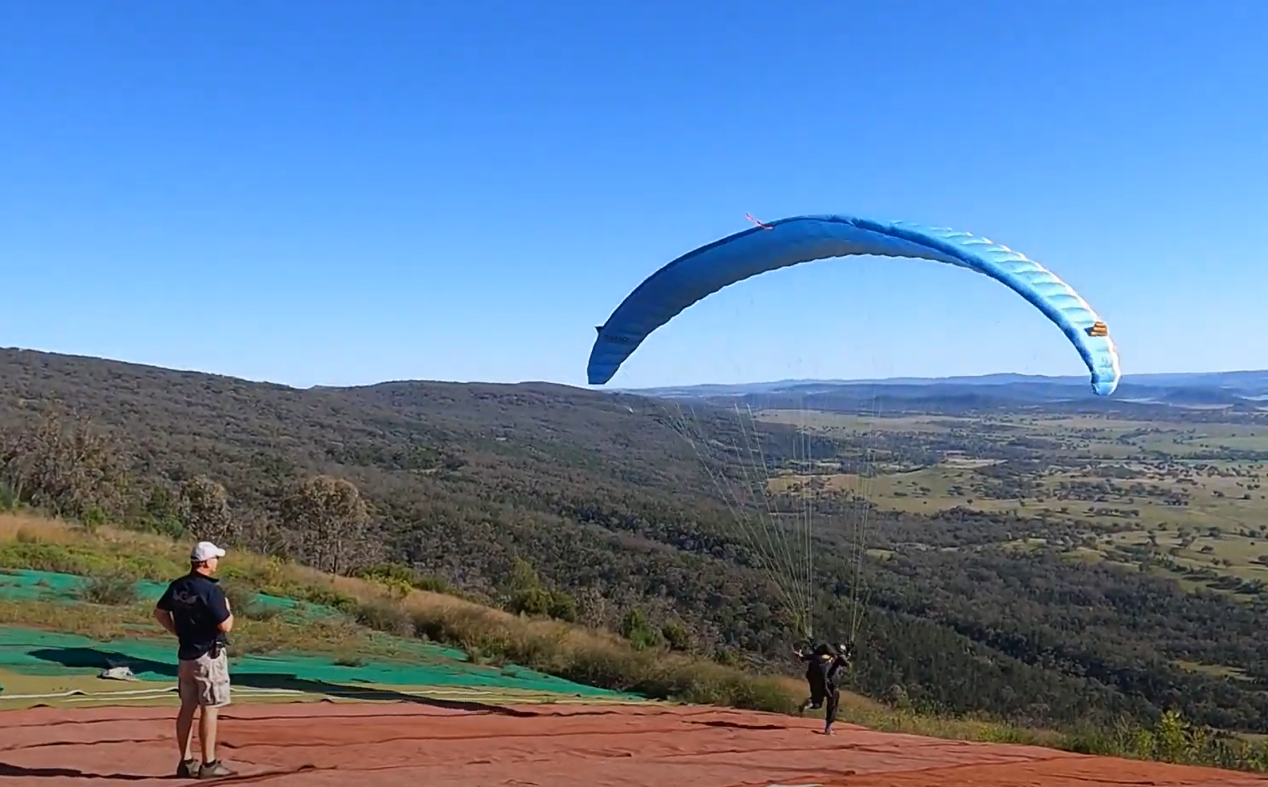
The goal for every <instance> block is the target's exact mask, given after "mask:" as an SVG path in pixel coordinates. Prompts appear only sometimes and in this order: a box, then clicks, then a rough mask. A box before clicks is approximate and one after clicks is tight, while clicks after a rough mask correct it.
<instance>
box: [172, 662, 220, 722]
mask: <svg viewBox="0 0 1268 787" xmlns="http://www.w3.org/2000/svg"><path fill="white" fill-rule="evenodd" d="M179 661H180V666H179V667H178V668H177V672H176V675H177V677H176V685H177V687H178V688H179V690H180V696H181V703H182V704H186V705H188V704H192V703H196V704H198V705H201V706H203V707H208V708H219V707H222V706H225V705H228V704H229V655H228V654H227V653H226V652H225V651H224V650H221V651H220V655H219V656H217V657H216V658H214V659H213V658H212V657H211V654H209V653H204V654H203V655H201V656H199V657H198V658H196V659H180V660H179Z"/></svg>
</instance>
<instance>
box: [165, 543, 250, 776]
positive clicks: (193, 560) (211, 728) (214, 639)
mask: <svg viewBox="0 0 1268 787" xmlns="http://www.w3.org/2000/svg"><path fill="white" fill-rule="evenodd" d="M224 556H225V551H224V550H223V549H221V548H220V547H218V546H216V545H215V544H213V543H211V542H209V541H200V542H198V544H196V545H195V546H194V549H193V551H191V552H190V553H189V573H188V574H186V575H185V576H183V577H181V578H180V579H177V580H174V581H173V582H172V583H171V584H170V585H168V586H167V590H166V591H165V592H164V593H163V596H162V597H161V598H159V600H158V603H157V604H155V605H154V617H155V618H156V619H157V620H158V622H159V623H160V624H162V626H163V628H165V629H167V631H168V632H169V633H171V634H173V635H174V636H175V637H176V639H177V641H178V642H179V643H180V647H179V650H178V651H177V659H178V660H179V663H180V667H179V669H178V670H177V686H178V687H179V689H180V698H181V709H180V712H179V713H178V714H177V715H176V745H177V746H178V747H179V748H180V751H181V763H180V765H179V766H178V767H177V769H176V776H177V777H178V778H189V779H194V778H197V779H212V778H216V777H218V776H232V775H233V774H234V771H232V770H230V769H229V768H227V767H225V765H224V763H222V762H220V761H218V760H217V759H216V721H217V719H218V718H219V712H220V708H222V707H224V706H225V705H228V704H229V658H228V656H227V655H226V654H225V645H227V644H228V641H227V639H226V638H225V635H226V634H228V633H229V632H230V631H232V630H233V612H232V611H231V610H230V609H229V599H227V598H225V592H224V590H222V589H221V587H220V585H219V584H217V583H218V580H217V579H216V578H215V577H214V576H212V575H213V574H215V573H216V568H217V566H219V564H220V558H222V557H224ZM199 708H201V709H202V712H201V714H200V716H199V719H198V738H199V740H200V742H201V743H202V755H203V758H202V764H201V765H199V762H198V760H195V759H194V755H193V732H194V711H195V710H197V709H199Z"/></svg>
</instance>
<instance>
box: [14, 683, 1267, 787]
mask: <svg viewBox="0 0 1268 787" xmlns="http://www.w3.org/2000/svg"><path fill="white" fill-rule="evenodd" d="M174 716H175V711H174V709H172V708H92V709H74V710H61V709H54V708H33V709H31V710H25V711H10V712H5V713H3V714H0V783H2V784H4V785H5V787H23V786H24V785H30V787H36V786H37V785H39V787H54V786H55V785H62V784H67V785H69V784H84V785H88V784H91V785H93V786H94V787H98V786H100V787H108V786H109V785H145V784H147V783H149V782H150V781H151V780H159V779H161V780H163V781H162V782H161V783H169V784H170V783H171V782H172V777H171V774H172V773H173V772H174V768H175V765H176V762H175V760H176V758H175V753H176V752H175V750H174V744H173V742H172V735H173V730H172V726H173V721H172V720H173V719H174ZM817 730H818V725H817V723H816V722H814V721H812V720H802V719H789V718H786V717H783V716H771V715H766V714H760V713H748V712H743V711H732V710H721V709H711V708H691V707H641V708H640V707H630V706H623V707H605V706H573V707H563V706H541V705H538V706H530V707H521V708H512V709H499V708H485V709H477V710H463V709H451V708H439V707H435V706H432V705H426V704H416V703H410V704H396V705H387V704H378V705H342V704H332V703H314V704H295V705H271V706H270V705H249V706H240V707H231V708H227V709H226V710H225V711H224V713H223V720H222V721H221V732H220V737H221V747H220V752H219V754H220V756H221V758H222V759H224V760H225V761H226V762H228V763H229V764H231V765H233V766H235V767H236V768H237V769H238V770H239V774H240V775H239V776H238V777H235V778H232V779H228V780H222V781H230V782H234V783H249V784H263V785H269V786H270V787H316V786H317V785H330V787H348V786H350V785H351V786H352V787H389V786H391V785H409V787H456V786H457V785H462V786H463V787H467V786H468V785H475V786H476V787H500V786H501V785H512V786H514V787H529V786H530V785H540V786H541V787H635V786H636V785H649V786H651V785H655V787H750V786H752V787H767V786H768V785H806V786H808V785H822V786H823V787H847V786H848V787H882V786H884V787H917V785H919V786H920V787H925V785H928V786H929V787H1004V785H1009V786H1010V787H1075V786H1076V785H1079V786H1080V787H1082V786H1083V785H1096V787H1106V786H1107V785H1109V786H1111V787H1112V786H1113V785H1133V786H1139V785H1152V786H1153V787H1268V778H1263V777H1258V776H1252V775H1248V774H1241V773H1234V772H1229V771H1220V770H1215V769H1212V768H1192V767H1185V766H1177V765H1161V764H1156V763H1143V762H1135V761H1132V760H1119V759H1111V758H1098V757H1086V756H1081V755H1076V754H1068V753H1064V752H1058V751H1052V750H1049V749H1042V748H1036V747H1028V746H1004V745H990V744H976V743H960V742H955V741H943V740H934V739H929V738H918V737H915V736H910V735H894V734H885V733H878V732H871V731H869V730H865V729H861V728H858V727H851V726H847V725H841V729H840V730H839V731H838V732H837V734H836V735H834V736H833V737H830V738H829V737H824V736H823V735H820V734H817Z"/></svg>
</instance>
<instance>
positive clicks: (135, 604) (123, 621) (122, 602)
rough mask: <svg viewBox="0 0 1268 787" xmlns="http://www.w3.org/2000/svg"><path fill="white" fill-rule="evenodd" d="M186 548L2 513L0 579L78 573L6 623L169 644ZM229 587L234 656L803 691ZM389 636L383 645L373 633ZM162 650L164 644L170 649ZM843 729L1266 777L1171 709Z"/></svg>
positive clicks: (652, 693) (287, 567)
mask: <svg viewBox="0 0 1268 787" xmlns="http://www.w3.org/2000/svg"><path fill="white" fill-rule="evenodd" d="M186 549H187V544H185V543H179V542H174V541H173V540H171V539H170V538H168V537H165V536H158V535H153V534H145V533H137V532H135V531H129V530H120V529H116V528H113V527H109V526H98V527H94V528H84V527H81V526H74V525H68V524H66V523H64V522H60V521H55V520H49V519H46V518H42V517H35V516H31V515H14V514H0V573H3V572H5V571H7V570H11V569H18V568H21V569H35V570H44V571H56V572H60V573H69V574H75V575H77V576H83V577H84V578H85V579H86V582H84V583H83V586H82V589H81V591H80V596H79V598H77V599H75V600H62V601H60V602H57V603H50V602H43V601H34V600H21V599H0V625H5V626H12V627H22V628H32V629H45V630H54V631H58V632H67V633H72V634H79V635H83V636H87V637H90V638H92V639H95V640H99V641H112V640H114V641H117V640H119V639H140V640H142V641H145V640H149V639H151V638H153V639H156V640H164V639H165V635H164V634H163V632H161V631H160V630H159V628H158V626H157V625H156V624H155V623H154V621H153V618H152V617H151V615H150V614H149V613H150V604H151V602H149V601H143V600H138V599H137V597H136V596H135V594H134V593H133V592H132V585H133V583H135V582H136V581H138V580H147V579H148V580H154V581H160V582H161V581H165V580H167V579H169V578H171V577H172V576H174V575H176V574H178V573H179V572H180V571H181V570H182V566H183V564H184V555H185V550H186ZM222 576H223V582H224V585H225V587H226V591H227V592H228V593H229V595H230V597H231V599H232V600H233V604H234V606H235V609H236V611H237V613H238V616H239V618H240V625H239V626H238V627H236V628H235V632H234V636H233V646H232V648H231V650H232V652H233V653H234V655H235V658H241V657H242V656H243V655H247V654H265V655H273V656H280V655H295V654H326V655H330V656H334V657H335V658H336V663H339V664H346V665H355V664H357V663H360V662H361V661H363V660H365V659H367V658H369V659H373V658H376V657H383V658H400V657H401V655H402V654H401V653H400V652H398V649H397V648H394V647H393V646H392V644H391V642H392V641H393V639H392V638H395V637H420V638H423V639H429V640H432V641H437V642H441V643H445V644H449V645H454V646H458V647H460V648H462V649H463V650H465V651H466V652H467V653H468V654H469V656H470V657H471V658H472V660H475V661H479V662H483V663H491V664H504V663H506V662H508V661H513V662H516V663H520V664H523V665H526V666H529V667H531V668H534V669H537V670H540V671H543V672H547V673H550V674H554V675H558V676H560V677H566V678H569V679H571V680H576V681H578V682H584V683H588V684H591V685H598V686H603V687H607V688H612V689H618V690H621V691H632V692H635V693H642V694H644V695H646V696H649V697H652V698H658V699H665V700H672V701H684V702H692V703H708V704H721V705H731V706H735V707H741V708H749V709H757V710H766V711H774V712H788V711H790V710H791V709H792V708H793V707H795V705H796V704H797V703H799V702H800V700H801V699H802V698H803V696H804V690H803V686H802V684H801V682H800V681H797V680H794V679H791V678H787V677H775V676H763V675H753V674H749V673H746V672H744V671H742V670H739V669H736V668H733V667H726V666H722V665H719V664H716V663H714V662H712V661H709V660H706V659H700V658H699V657H692V656H689V655H684V654H674V653H667V652H665V651H664V650H663V649H642V650H640V649H637V648H635V647H634V646H632V645H631V643H629V642H628V641H625V640H623V639H621V638H619V637H615V636H613V635H612V634H610V633H608V632H603V631H595V630H591V629H586V628H584V627H581V626H577V625H574V624H567V623H562V622H559V621H554V620H549V619H543V618H532V617H526V616H523V615H511V614H508V613H506V612H504V611H501V610H496V609H492V608H489V607H486V606H482V605H479V604H476V603H473V602H471V601H468V600H465V599H462V598H458V597H456V596H453V595H449V594H441V593H435V592H430V591H425V590H419V589H417V588H406V587H401V586H399V585H396V584H394V583H393V582H392V581H390V580H386V578H382V577H381V578H379V579H378V580H375V579H356V578H350V577H342V576H333V575H329V574H322V573H321V572H317V571H314V570H312V569H311V568H307V567H303V566H299V565H295V564H293V563H286V562H282V561H279V560H277V559H276V558H274V557H264V556H261V555H257V554H253V553H250V552H235V553H233V554H231V555H230V556H229V557H228V558H227V559H226V561H225V563H224V568H223V571H222ZM265 592H267V593H269V594H270V595H272V596H276V597H282V598H288V599H294V600H297V601H300V602H311V603H314V604H319V605H323V606H329V607H333V608H334V609H336V610H338V611H339V613H340V614H338V615H336V616H334V617H331V618H320V619H313V620H306V621H304V622H303V623H295V622H293V621H288V620H286V619H285V618H284V617H283V616H280V615H276V614H271V613H270V612H269V611H268V610H266V609H264V608H262V607H261V606H260V605H259V603H258V602H257V601H256V600H255V599H258V598H259V597H260V596H259V594H260V593H265ZM380 632H383V633H388V634H390V635H391V638H388V639H387V640H383V639H380V638H379V637H378V636H377V635H378V634H379V633H380ZM168 644H169V645H170V643H168ZM841 720H842V721H844V722H850V723H856V724H862V725H864V726H867V727H870V728H872V729H879V730H887V731H895V732H908V733H913V734H920V735H930V736H935V737H943V738H952V739H962V740H981V741H993V742H1014V743H1028V744H1034V745H1044V746H1051V747H1055V748H1062V749H1067V750H1073V751H1080V752H1086V753H1096V754H1112V755H1117V756H1128V757H1136V758H1142V759H1159V760H1166V761H1171V762H1187V763H1200V764H1211V765H1217V766H1221V767H1229V768H1237V769H1243V770H1254V771H1268V749H1264V748H1263V747H1260V746H1257V745H1255V744H1253V743H1250V742H1248V741H1245V740H1239V739H1235V738H1230V737H1227V736H1215V735H1212V734H1211V733H1210V731H1207V730H1204V729H1203V728H1201V727H1194V726H1192V725H1189V724H1188V723H1187V722H1185V721H1184V720H1183V719H1182V718H1181V717H1180V716H1179V715H1178V714H1167V715H1165V716H1164V717H1162V718H1161V719H1160V720H1159V721H1158V722H1157V723H1155V724H1154V725H1153V726H1151V727H1138V726H1133V725H1130V724H1127V723H1121V724H1119V725H1116V726H1114V727H1110V728H1098V727H1095V726H1092V725H1080V726H1079V727H1077V728H1075V729H1073V730H1071V731H1068V732H1057V731H1052V730H1040V729H1030V728H1023V727H1019V726H1016V725H1012V724H1008V723H1004V722H1000V721H996V720H991V719H988V718H973V717H964V716H960V717H949V716H939V715H936V714H929V713H921V712H918V711H916V710H915V709H913V708H910V707H897V708H895V707H889V706H886V705H883V704H881V703H878V702H875V701H871V700H868V699H866V698H864V697H861V696H858V695H855V694H852V693H849V692H847V693H846V694H845V695H844V702H843V704H842V710H841Z"/></svg>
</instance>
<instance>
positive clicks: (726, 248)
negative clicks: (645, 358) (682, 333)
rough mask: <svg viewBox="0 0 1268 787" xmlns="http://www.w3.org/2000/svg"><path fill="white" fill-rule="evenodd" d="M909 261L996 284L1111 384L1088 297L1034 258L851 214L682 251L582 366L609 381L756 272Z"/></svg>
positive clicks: (606, 329) (1099, 387)
mask: <svg viewBox="0 0 1268 787" xmlns="http://www.w3.org/2000/svg"><path fill="white" fill-rule="evenodd" d="M851 255H870V256H882V257H915V258H919V259H926V260H933V261H935V262H942V263H946V264H949V265H957V266H959V267H962V268H968V269H969V270H972V271H976V272H978V273H981V274H983V275H984V276H989V277H991V278H992V279H995V280H996V281H998V282H1000V283H1002V284H1004V285H1005V286H1007V287H1008V288H1009V289H1011V290H1013V291H1014V292H1016V293H1017V294H1018V295H1020V296H1021V297H1023V298H1025V299H1026V300H1027V301H1029V302H1030V303H1031V304H1032V305H1033V306H1034V307H1035V308H1037V309H1038V310H1039V311H1040V312H1042V313H1043V314H1044V316H1046V317H1047V318H1048V319H1049V320H1051V321H1052V322H1054V323H1056V324H1057V326H1058V327H1060V328H1061V330H1062V332H1063V333H1065V335H1066V337H1067V338H1068V339H1069V340H1070V342H1071V343H1072V344H1073V345H1074V346H1075V349H1077V350H1078V351H1079V355H1080V356H1082V358H1083V362H1084V363H1085V364H1087V367H1088V370H1089V371H1090V372H1091V373H1092V390H1093V391H1094V392H1095V393H1097V394H1098V395H1100V396H1108V395H1110V394H1112V393H1113V392H1114V389H1115V388H1117V387H1118V381H1119V377H1120V376H1121V372H1120V370H1119V363H1118V352H1117V350H1116V349H1115V348H1114V342H1113V340H1112V339H1111V338H1110V337H1109V332H1108V329H1107V328H1106V327H1105V323H1104V322H1102V321H1101V318H1100V317H1099V316H1097V314H1096V312H1095V311H1093V310H1092V307H1091V306H1089V305H1088V303H1087V301H1085V300H1083V298H1081V297H1080V296H1079V294H1078V293H1077V292H1075V291H1074V290H1073V289H1072V288H1071V287H1070V286H1069V285H1068V284H1066V283H1065V282H1063V281H1061V279H1059V278H1057V277H1056V275H1055V274H1053V273H1052V272H1051V271H1049V270H1047V269H1046V268H1044V267H1043V266H1042V265H1040V264H1039V263H1037V262H1035V261H1034V260H1030V259H1027V258H1026V256H1025V255H1023V254H1020V253H1018V252H1016V251H1013V250H1012V249H1009V248H1008V247H1007V246H1001V245H999V244H996V243H992V242H991V241H989V240H986V239H985V238H979V237H975V236H973V235H970V234H969V233H967V232H957V231H954V230H949V229H931V228H927V227H917V226H914V225H909V224H903V223H886V222H879V221H872V220H869V219H860V218H855V217H852V216H794V217H792V218H787V219H780V220H779V221H773V222H770V223H767V224H763V225H759V226H756V227H753V228H752V229H748V230H745V231H743V232H738V233H736V234H734V235H731V236H729V237H726V238H723V239H721V240H719V241H715V242H713V243H710V244H709V245H707V246H702V247H700V248H698V249H696V250H695V251H691V252H688V253H687V254H684V255H683V256H681V257H679V258H678V259H676V260H674V261H673V262H671V263H669V264H668V265H666V266H665V267H663V268H661V269H660V270H658V271H656V272H655V273H653V274H652V275H651V276H649V277H648V278H647V279H646V280H645V281H644V282H643V283H642V284H640V285H639V286H638V287H637V288H636V289H635V290H634V292H632V293H630V294H629V296H628V297H626V299H625V300H624V301H622V302H621V305H620V306H618V307H617V308H616V311H614V312H612V316H611V317H609V318H608V321H607V322H606V323H605V324H603V325H601V326H599V328H598V331H599V336H598V338H597V339H596V340H595V343H594V349H593V350H591V352H590V363H589V366H588V367H587V369H586V373H587V377H588V378H589V381H590V384H591V385H602V384H604V383H606V382H608V381H609V380H611V379H612V375H614V374H616V371H617V369H619V368H620V367H621V364H622V363H624V362H625V359H627V358H629V356H630V355H631V354H632V353H633V352H634V350H635V349H637V348H638V346H639V345H640V344H642V342H643V340H644V339H646V338H647V337H648V336H649V335H650V334H651V333H652V331H654V330H656V329H657V328H659V327H660V326H662V325H664V324H665V323H667V322H669V321H670V320H672V319H673V318H674V317H675V316H677V315H678V314H679V313H680V312H682V311H683V310H684V309H686V308H687V307H688V306H690V305H692V304H693V303H695V302H696V301H699V300H701V299H702V298H704V297H706V296H708V295H711V294H713V293H715V292H717V291H718V290H720V289H722V288H723V287H726V286H728V285H731V284H735V283H736V282H740V281H743V280H745V279H747V278H750V277H752V276H756V275H758V274H759V273H766V272H768V271H774V270H779V269H780V268H787V267H789V266H791V265H797V264H800V263H803V262H811V261H813V260H822V259H827V258H830V257H846V256H851Z"/></svg>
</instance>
